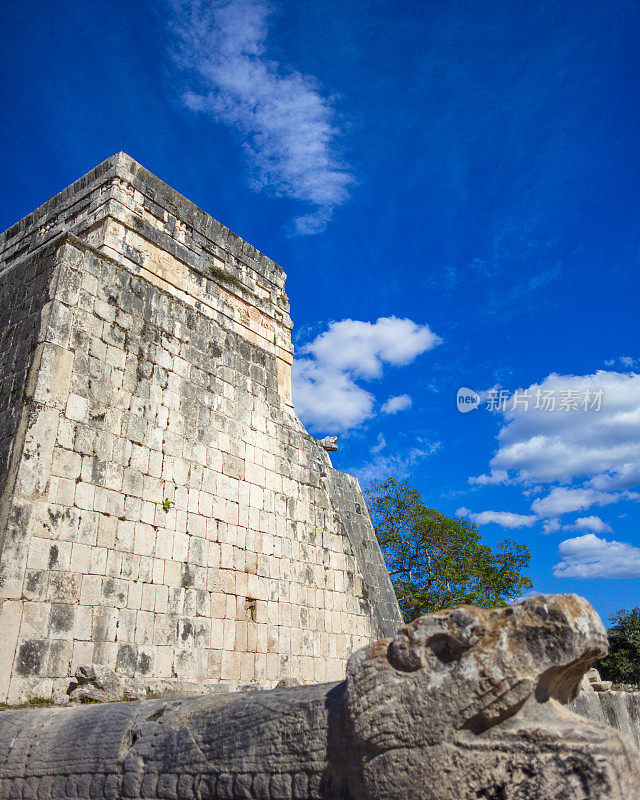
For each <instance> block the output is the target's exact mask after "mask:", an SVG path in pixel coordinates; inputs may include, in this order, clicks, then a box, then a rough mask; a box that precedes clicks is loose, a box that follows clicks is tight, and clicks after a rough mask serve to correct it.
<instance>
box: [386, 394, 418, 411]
mask: <svg viewBox="0 0 640 800" xmlns="http://www.w3.org/2000/svg"><path fill="white" fill-rule="evenodd" d="M412 402H413V401H412V400H411V398H410V397H409V395H408V394H399V395H397V397H390V398H389V399H388V400H387V402H386V403H385V404H384V405H383V406H382V408H381V409H380V411H381V412H382V413H383V414H397V413H398V411H406V409H407V408H411V405H412Z"/></svg>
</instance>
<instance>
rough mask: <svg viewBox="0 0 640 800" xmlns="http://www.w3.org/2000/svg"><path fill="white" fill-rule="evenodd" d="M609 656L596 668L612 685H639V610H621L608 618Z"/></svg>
mask: <svg viewBox="0 0 640 800" xmlns="http://www.w3.org/2000/svg"><path fill="white" fill-rule="evenodd" d="M609 619H610V621H611V622H613V623H614V625H613V626H612V627H611V628H609V630H608V631H607V633H608V635H609V655H608V656H606V657H605V658H603V659H602V661H600V662H599V663H598V664H596V666H597V667H598V671H599V672H600V675H601V677H602V678H603V679H604V680H606V681H613V682H614V683H640V608H634V609H633V610H632V611H625V610H621V611H618V612H617V613H615V614H614V615H613V616H612V617H610V618H609Z"/></svg>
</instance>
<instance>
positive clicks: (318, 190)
mask: <svg viewBox="0 0 640 800" xmlns="http://www.w3.org/2000/svg"><path fill="white" fill-rule="evenodd" d="M168 4H169V8H170V12H171V19H170V24H171V28H172V31H173V32H174V34H175V36H176V39H177V41H176V42H175V46H174V54H173V55H174V58H175V61H176V63H177V64H178V66H179V67H180V69H181V70H182V72H183V74H184V76H185V79H186V83H187V88H186V89H185V91H184V93H183V97H182V100H183V103H184V105H185V106H186V107H187V108H188V109H190V110H192V111H195V112H202V113H205V114H208V115H210V116H211V117H212V119H214V120H216V121H217V122H221V123H223V124H225V125H229V126H231V127H232V128H233V129H235V130H236V131H237V132H238V133H239V134H240V135H241V137H242V141H243V146H244V150H245V153H246V156H247V158H248V161H249V165H250V167H251V184H252V185H253V187H254V188H255V189H256V190H258V191H260V190H266V191H268V192H270V193H271V194H273V195H275V196H279V197H287V198H291V199H293V200H299V201H301V202H302V203H305V204H307V206H308V207H309V211H308V213H304V214H302V215H301V216H299V217H297V218H296V219H295V220H294V227H295V231H296V232H297V233H298V234H313V233H318V232H320V231H322V230H324V228H325V226H326V224H327V222H328V221H329V219H330V218H331V215H332V213H333V211H334V209H335V208H336V207H337V206H339V205H340V204H342V203H344V202H345V200H346V199H347V197H348V187H349V184H350V183H352V181H353V178H352V176H351V175H350V174H349V172H348V170H347V168H346V166H345V165H344V164H343V163H342V162H341V160H340V158H339V157H338V155H337V153H336V138H337V136H338V135H339V133H340V132H339V130H338V128H337V126H336V122H335V113H334V109H333V105H332V101H331V99H330V98H328V97H326V96H324V95H323V94H322V92H321V90H320V88H319V85H318V82H317V80H316V79H315V78H313V77H312V76H309V75H303V74H302V73H300V72H297V71H295V70H291V69H288V68H287V67H285V66H283V65H281V64H279V63H278V62H277V61H275V60H273V59H272V58H270V57H269V56H268V50H267V36H268V25H267V22H268V16H269V13H270V10H271V7H270V5H269V4H268V3H267V2H265V1H264V0H217V2H216V1H214V2H205V0H168Z"/></svg>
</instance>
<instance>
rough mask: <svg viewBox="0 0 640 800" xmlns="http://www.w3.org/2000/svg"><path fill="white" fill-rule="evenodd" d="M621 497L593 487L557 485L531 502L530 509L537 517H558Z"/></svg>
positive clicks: (614, 500) (612, 501)
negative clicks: (573, 487) (544, 495)
mask: <svg viewBox="0 0 640 800" xmlns="http://www.w3.org/2000/svg"><path fill="white" fill-rule="evenodd" d="M620 499H622V498H621V496H620V495H618V494H613V493H607V492H597V491H596V490H595V489H580V488H575V489H571V488H565V487H563V486H558V487H556V488H555V489H552V490H551V491H550V492H549V494H548V495H547V496H546V497H539V498H538V499H537V500H534V501H533V503H532V504H531V510H532V511H534V512H535V513H536V514H537V515H538V516H539V517H559V516H562V514H568V513H570V512H571V511H582V510H584V509H586V508H590V507H591V506H594V505H596V506H606V505H609V503H616V502H617V501H618V500H620Z"/></svg>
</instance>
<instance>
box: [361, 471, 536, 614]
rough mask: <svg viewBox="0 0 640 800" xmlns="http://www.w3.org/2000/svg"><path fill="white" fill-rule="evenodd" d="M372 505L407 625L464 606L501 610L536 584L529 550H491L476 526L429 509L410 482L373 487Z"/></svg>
mask: <svg viewBox="0 0 640 800" xmlns="http://www.w3.org/2000/svg"><path fill="white" fill-rule="evenodd" d="M367 505H368V506H369V511H370V513H371V518H372V521H373V525H374V528H375V532H376V536H377V537H378V542H379V543H380V548H381V550H382V554H383V556H384V559H385V563H386V565H387V568H388V570H389V574H390V576H391V581H392V583H393V587H394V589H395V592H396V595H397V598H398V603H399V605H400V610H401V611H402V614H403V616H404V618H405V620H406V621H411V620H413V619H415V618H416V617H418V616H420V615H421V614H425V613H428V612H430V611H437V610H438V609H442V608H452V607H453V606H459V605H464V604H471V605H476V606H480V607H482V608H495V607H499V606H505V605H506V604H507V602H508V601H509V600H513V599H514V598H516V597H518V596H519V595H521V594H522V593H523V592H525V591H526V590H527V589H530V588H531V586H532V584H531V581H530V580H529V578H527V577H526V576H524V575H522V571H523V570H524V569H526V568H527V566H528V565H529V561H530V560H531V554H530V552H529V548H528V547H526V545H521V544H516V543H515V542H513V541H511V540H510V539H504V540H503V541H502V542H500V543H499V544H498V546H497V548H496V549H495V551H493V550H491V548H490V547H488V546H487V545H486V544H483V542H482V538H481V536H480V532H479V530H478V529H477V527H476V526H475V525H473V524H472V523H471V522H469V521H468V520H466V519H462V518H460V517H457V518H454V519H450V518H449V517H445V516H444V515H443V514H440V513H439V512H438V511H436V510H435V509H433V508H427V507H426V506H425V505H424V504H423V503H422V499H421V497H420V494H419V493H418V492H417V491H416V490H415V489H413V488H412V487H411V486H410V485H409V484H408V482H406V481H405V482H402V483H401V482H398V481H396V480H395V479H393V478H387V479H386V480H383V481H377V482H375V483H372V484H371V486H370V488H369V491H368V492H367Z"/></svg>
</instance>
